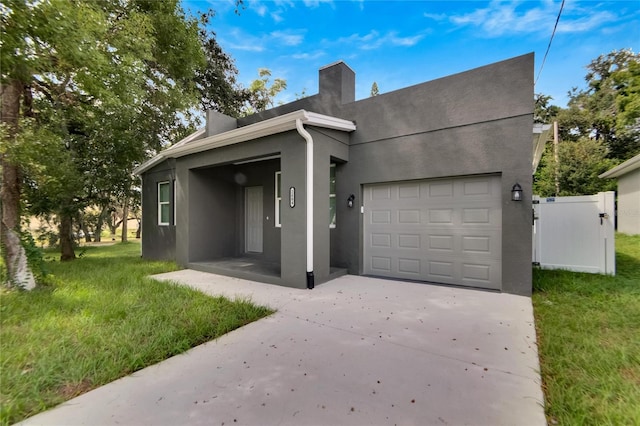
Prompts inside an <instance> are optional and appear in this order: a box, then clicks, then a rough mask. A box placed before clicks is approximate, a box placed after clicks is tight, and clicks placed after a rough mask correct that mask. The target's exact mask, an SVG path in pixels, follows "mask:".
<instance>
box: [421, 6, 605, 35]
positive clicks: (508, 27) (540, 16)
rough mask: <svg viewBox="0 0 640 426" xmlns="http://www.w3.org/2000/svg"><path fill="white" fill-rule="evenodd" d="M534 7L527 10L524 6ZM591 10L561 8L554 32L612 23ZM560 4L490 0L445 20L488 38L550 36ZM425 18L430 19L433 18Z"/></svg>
mask: <svg viewBox="0 0 640 426" xmlns="http://www.w3.org/2000/svg"><path fill="white" fill-rule="evenodd" d="M531 5H535V7H531V8H529V9H527V7H529V6H531ZM593 9H594V8H593V7H591V6H590V7H587V8H580V7H576V6H575V5H572V6H570V5H567V6H565V8H564V11H563V14H562V17H561V18H560V23H559V24H558V32H565V33H570V32H573V33H577V32H584V31H590V30H592V29H594V28H597V27H601V26H603V25H605V24H607V23H609V22H612V21H615V20H616V18H617V17H616V16H615V15H613V14H612V13H609V12H594V11H593ZM559 10H560V4H559V3H558V2H553V1H545V2H541V3H532V2H519V1H511V2H503V1H496V0H494V1H492V2H491V3H490V4H489V6H487V7H485V8H480V9H476V10H474V11H473V12H470V13H467V14H462V15H452V16H450V17H449V20H450V21H451V22H452V23H453V24H456V25H458V26H473V27H478V28H480V29H481V30H483V31H484V33H485V35H486V36H488V37H499V36H502V35H505V34H516V33H521V34H522V33H537V32H542V33H544V34H550V33H551V31H552V30H553V26H554V24H555V21H556V18H557V16H558V12H559ZM427 15H428V14H425V17H431V18H433V15H430V16H427Z"/></svg>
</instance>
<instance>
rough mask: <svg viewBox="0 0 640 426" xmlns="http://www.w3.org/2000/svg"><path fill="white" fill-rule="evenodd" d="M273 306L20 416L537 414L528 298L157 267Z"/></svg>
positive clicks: (278, 420)
mask: <svg viewBox="0 0 640 426" xmlns="http://www.w3.org/2000/svg"><path fill="white" fill-rule="evenodd" d="M156 278H158V279H162V280H172V281H177V282H180V283H182V284H186V285H190V286H192V287H195V288H197V289H199V290H201V291H203V292H205V293H207V294H211V295H225V296H228V297H231V298H235V297H240V298H250V299H251V300H252V301H253V302H255V303H257V304H262V305H268V306H271V307H273V308H277V309H278V312H277V313H276V314H274V315H272V316H270V317H268V318H265V319H263V320H260V321H257V322H254V323H252V324H249V325H247V326H245V327H243V328H241V329H238V330H235V331H233V332H231V333H229V334H227V335H225V336H223V337H221V338H219V339H217V340H215V341H212V342H209V343H206V344H204V345H201V346H199V347H196V348H194V349H192V350H190V351H189V352H187V353H185V354H183V355H178V356H175V357H173V358H171V359H169V360H167V361H164V362H161V363H160V364H157V365H154V366H151V367H149V368H146V369H144V370H141V371H139V372H137V373H135V374H132V375H131V376H128V377H125V378H123V379H120V380H117V381H115V382H113V383H110V384H108V385H106V386H103V387H101V388H98V389H96V390H94V391H92V392H89V393H87V394H85V395H82V396H80V397H77V398H75V399H73V400H71V401H69V402H67V403H65V404H62V405H61V406H59V407H57V408H55V409H53V410H50V411H48V412H45V413H42V414H39V415H36V416H34V417H32V418H30V419H28V420H26V421H25V422H23V424H28V425H41V424H42V425H76V424H77V425H80V424H82V425H115V424H118V425H544V424H545V417H544V410H543V406H542V401H543V394H542V390H541V387H540V376H539V373H538V357H537V351H536V344H535V341H536V339H535V337H536V336H535V328H534V324H533V313H532V306H531V300H530V299H529V298H526V297H521V296H514V295H509V294H499V293H490V292H483V291H476V290H465V289H458V288H449V287H441V286H435V285H426V284H415V283H407V282H399V281H392V280H382V279H374V278H366V277H359V276H353V275H347V276H344V277H341V278H338V279H335V280H333V281H331V282H328V283H326V284H322V285H320V286H318V287H316V288H315V289H314V290H312V291H309V290H297V289H289V288H284V287H279V286H274V285H269V284H261V283H255V282H250V281H244V280H240V279H235V278H229V277H223V276H218V275H212V274H206V273H202V272H196V271H191V270H183V271H177V272H171V273H167V274H161V275H157V276H156Z"/></svg>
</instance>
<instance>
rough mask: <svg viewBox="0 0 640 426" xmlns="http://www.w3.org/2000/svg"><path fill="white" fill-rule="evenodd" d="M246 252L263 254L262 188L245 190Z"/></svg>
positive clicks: (251, 187) (252, 187)
mask: <svg viewBox="0 0 640 426" xmlns="http://www.w3.org/2000/svg"><path fill="white" fill-rule="evenodd" d="M244 194H245V197H244V200H245V202H244V207H245V208H244V212H245V213H244V215H245V221H244V223H245V232H244V234H245V251H246V252H247V253H262V187H261V186H249V187H247V188H245V192H244Z"/></svg>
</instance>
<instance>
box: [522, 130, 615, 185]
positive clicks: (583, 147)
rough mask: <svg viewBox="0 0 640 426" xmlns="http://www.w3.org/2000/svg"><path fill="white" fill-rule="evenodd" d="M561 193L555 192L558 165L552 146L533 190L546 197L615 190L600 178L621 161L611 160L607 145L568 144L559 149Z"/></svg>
mask: <svg viewBox="0 0 640 426" xmlns="http://www.w3.org/2000/svg"><path fill="white" fill-rule="evenodd" d="M558 151H559V152H558V157H559V170H558V172H559V174H558V180H559V183H560V192H559V193H556V188H555V162H554V159H553V152H552V147H551V146H550V145H549V146H547V149H546V151H545V154H544V155H543V157H542V160H541V161H540V165H539V166H538V171H537V173H536V175H535V177H534V184H533V190H534V193H535V194H536V195H540V196H542V197H551V196H570V195H591V194H596V193H598V192H603V191H612V190H615V182H614V181H612V180H610V179H600V178H599V177H598V176H599V175H600V174H602V173H604V172H606V171H607V170H609V169H610V168H612V167H613V166H615V165H616V163H617V161H616V160H614V159H611V158H607V147H606V146H605V145H604V142H602V141H599V140H596V139H589V138H584V139H580V140H578V141H576V142H572V141H565V142H563V143H561V144H560V145H559V147H558Z"/></svg>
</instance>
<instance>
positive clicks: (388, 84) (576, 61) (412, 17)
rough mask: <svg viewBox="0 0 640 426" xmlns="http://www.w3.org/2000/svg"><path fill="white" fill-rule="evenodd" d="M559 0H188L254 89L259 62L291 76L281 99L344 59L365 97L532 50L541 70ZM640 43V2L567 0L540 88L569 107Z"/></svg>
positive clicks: (309, 87)
mask: <svg viewBox="0 0 640 426" xmlns="http://www.w3.org/2000/svg"><path fill="white" fill-rule="evenodd" d="M560 3H561V1H559V0H544V1H362V0H353V1H349V0H304V1H303V0H280V1H278V0H273V1H252V0H245V2H244V8H243V9H240V10H239V14H236V13H235V3H234V1H232V0H228V1H227V0H183V6H184V8H185V9H186V10H191V11H194V12H195V11H198V10H207V9H209V8H211V9H214V10H215V11H216V16H215V17H214V18H213V19H212V22H211V28H212V29H213V30H214V31H215V32H216V34H217V39H218V42H219V43H220V45H221V46H222V47H223V49H224V50H225V51H226V52H227V53H228V54H229V55H230V56H231V57H232V58H233V59H234V60H235V62H236V66H237V67H238V69H239V72H240V73H239V81H240V82H241V83H242V84H244V85H245V86H248V85H249V84H250V82H251V81H252V80H254V79H256V78H257V77H258V68H268V69H270V70H271V71H272V76H273V77H280V78H283V79H285V80H286V81H287V85H288V87H287V90H286V91H285V92H283V93H281V94H280V95H279V96H278V98H277V101H279V102H285V103H286V102H289V101H291V100H294V99H295V98H296V97H299V95H300V94H302V93H303V91H304V92H305V93H306V94H307V95H311V94H315V93H317V90H318V89H317V88H318V69H319V68H320V67H322V66H324V65H327V64H330V63H333V62H335V61H338V60H344V61H345V62H346V63H347V64H348V65H349V66H350V67H351V68H352V69H353V70H354V71H355V72H356V99H362V98H366V97H368V96H369V94H370V90H371V85H372V83H373V82H374V81H375V82H376V83H377V84H378V87H379V89H380V93H384V92H390V91H392V90H396V89H400V88H402V87H406V86H410V85H413V84H417V83H421V82H424V81H429V80H433V79H436V78H439V77H444V76H446V75H449V74H454V73H457V72H461V71H465V70H468V69H472V68H476V67H479V66H482V65H486V64H490V63H493V62H497V61H500V60H503V59H508V58H510V57H513V56H518V55H522V54H525V53H528V52H535V55H536V68H535V76H536V77H537V76H538V73H539V69H540V65H541V63H542V59H543V56H544V53H545V51H546V49H547V45H548V43H549V38H550V36H551V33H552V31H553V26H554V24H555V21H556V17H557V14H558V11H559V9H560ZM622 48H631V49H633V50H634V52H636V53H637V52H638V51H639V50H640V0H624V1H577V0H567V1H566V3H565V6H564V10H563V12H562V17H561V19H560V23H559V24H558V29H557V31H556V35H555V38H554V40H553V44H552V46H551V50H550V52H549V55H548V57H547V60H546V63H545V65H544V69H543V70H542V73H541V74H540V77H539V80H538V83H537V85H536V88H535V91H536V93H545V94H548V95H551V96H553V98H554V101H553V103H554V104H556V105H560V106H565V105H566V102H567V92H568V91H569V90H570V89H571V88H572V87H584V75H585V73H586V71H585V66H586V65H587V64H588V63H589V62H590V61H591V60H592V59H595V58H596V57H598V56H599V55H601V54H604V53H608V52H610V51H612V50H614V49H622Z"/></svg>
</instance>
